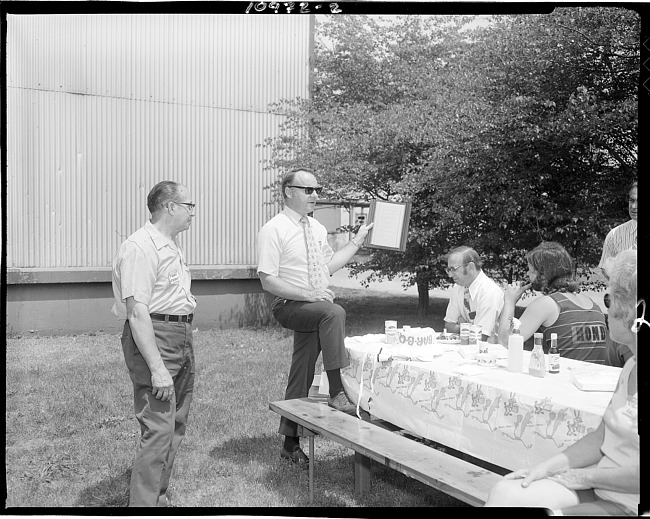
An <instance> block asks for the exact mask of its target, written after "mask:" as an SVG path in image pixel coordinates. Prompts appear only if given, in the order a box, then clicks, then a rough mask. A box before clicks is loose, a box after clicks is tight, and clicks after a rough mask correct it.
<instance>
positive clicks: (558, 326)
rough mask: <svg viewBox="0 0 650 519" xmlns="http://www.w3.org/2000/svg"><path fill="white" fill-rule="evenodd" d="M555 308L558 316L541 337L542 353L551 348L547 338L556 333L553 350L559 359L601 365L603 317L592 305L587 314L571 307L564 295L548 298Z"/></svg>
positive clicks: (582, 309)
mask: <svg viewBox="0 0 650 519" xmlns="http://www.w3.org/2000/svg"><path fill="white" fill-rule="evenodd" d="M548 297H550V298H551V299H553V301H555V304H557V306H558V308H559V310H560V315H559V316H558V318H557V320H556V321H555V322H554V323H553V324H552V325H551V326H549V327H548V328H545V327H543V326H542V327H541V328H540V331H542V332H543V333H544V351H545V352H548V348H549V347H550V345H551V334H552V333H557V349H558V351H559V352H560V356H562V357H567V358H569V359H576V360H582V361H585V362H594V363H596V364H605V363H606V362H605V360H606V352H607V348H606V340H607V324H606V323H605V315H604V314H603V312H602V311H601V310H600V308H599V307H598V305H597V304H596V303H594V302H593V301H592V307H591V309H589V310H586V309H584V308H581V307H579V306H578V305H576V304H575V303H573V302H572V301H571V300H570V299H569V298H568V297H567V296H566V295H565V294H563V293H561V292H555V293H553V294H549V296H548Z"/></svg>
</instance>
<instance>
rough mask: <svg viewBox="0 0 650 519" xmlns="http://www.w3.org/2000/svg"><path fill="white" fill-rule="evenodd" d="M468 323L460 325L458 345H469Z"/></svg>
mask: <svg viewBox="0 0 650 519" xmlns="http://www.w3.org/2000/svg"><path fill="white" fill-rule="evenodd" d="M470 326H471V325H470V324H469V323H460V343H461V344H469V329H470Z"/></svg>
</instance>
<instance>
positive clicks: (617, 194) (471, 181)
mask: <svg viewBox="0 0 650 519" xmlns="http://www.w3.org/2000/svg"><path fill="white" fill-rule="evenodd" d="M473 20H474V17H466V16H407V17H396V18H393V19H390V20H385V19H382V18H373V17H368V16H358V15H357V16H336V17H323V18H319V22H318V24H317V27H316V35H315V55H314V71H313V74H314V89H313V95H312V99H310V100H304V99H294V100H283V101H280V102H278V103H277V104H276V105H275V106H274V107H273V109H274V110H275V111H276V112H277V113H281V114H284V115H285V119H284V123H283V125H282V134H281V136H280V137H278V138H275V139H270V140H268V141H267V142H266V143H265V145H266V146H269V147H271V149H272V151H273V153H272V161H271V163H270V164H269V165H268V166H269V167H274V168H280V169H286V168H290V167H292V166H294V165H297V164H302V165H310V166H311V167H314V168H315V169H316V170H317V171H318V173H319V177H320V179H321V182H323V183H324V184H325V185H326V187H327V190H328V192H327V195H328V196H329V197H331V198H333V199H340V200H350V199H355V198H358V199H362V200H368V199H372V198H379V199H384V200H396V201H404V200H410V201H411V202H412V213H411V225H410V230H409V239H408V245H407V249H406V251H405V252H404V253H395V252H385V251H377V250H376V251H373V252H372V254H371V257H370V259H369V261H368V262H366V263H364V264H363V265H355V266H354V269H353V271H354V272H360V271H362V270H368V269H370V270H371V271H372V274H371V277H370V278H369V280H372V279H375V278H380V277H383V276H387V277H389V278H392V277H394V276H402V278H403V279H404V283H405V284H414V283H417V285H418V288H419V293H420V310H421V312H426V309H427V306H428V290H429V288H431V287H441V286H445V285H446V284H447V283H448V278H447V276H446V274H445V272H444V266H445V265H446V259H445V254H446V252H447V251H448V250H449V249H450V248H452V247H454V246H457V245H461V244H467V245H470V246H472V247H474V248H475V249H476V250H477V251H479V253H480V254H481V255H482V256H483V257H484V259H485V264H484V268H485V269H486V270H487V272H488V273H489V274H490V275H491V276H493V277H495V278H497V279H501V280H507V281H511V280H512V278H513V277H517V278H518V277H521V276H523V274H524V272H525V269H526V264H525V258H524V254H525V251H527V250H530V249H531V248H533V247H535V246H536V245H537V244H539V242H541V241H542V240H556V241H559V242H561V243H562V244H563V245H565V247H567V249H568V250H569V251H570V253H571V254H572V255H573V257H574V258H575V259H576V262H577V270H578V273H581V272H584V271H587V270H588V269H589V268H591V267H593V266H595V265H596V264H597V262H598V260H599V258H600V252H601V247H602V242H603V239H604V236H605V234H606V232H607V231H608V230H609V229H610V228H611V227H613V226H614V225H617V224H619V223H621V222H622V221H624V220H625V219H626V211H625V209H626V207H627V205H626V201H625V197H626V195H627V193H626V191H625V186H627V185H628V184H629V182H630V181H631V180H632V179H633V178H635V177H636V170H637V121H638V111H637V85H638V74H639V33H640V18H639V16H638V15H637V13H635V12H634V11H630V10H627V9H620V8H604V7H593V8H560V9H556V10H555V11H553V13H552V14H548V15H507V16H505V15H500V16H494V17H491V18H490V19H489V20H488V23H485V24H482V25H481V24H474V23H470V22H472V21H473Z"/></svg>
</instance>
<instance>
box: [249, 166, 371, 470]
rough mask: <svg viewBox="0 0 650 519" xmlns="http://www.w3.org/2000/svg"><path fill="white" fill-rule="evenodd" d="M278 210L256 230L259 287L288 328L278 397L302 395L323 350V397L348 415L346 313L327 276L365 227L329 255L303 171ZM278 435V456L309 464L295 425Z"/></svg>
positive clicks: (314, 188) (308, 175)
mask: <svg viewBox="0 0 650 519" xmlns="http://www.w3.org/2000/svg"><path fill="white" fill-rule="evenodd" d="M280 188H281V191H282V195H283V197H284V209H283V210H282V211H281V212H280V213H278V214H277V215H275V216H274V217H273V218H272V219H271V220H269V221H268V222H267V223H266V224H265V225H264V226H263V227H262V229H261V230H260V232H259V235H258V242H257V252H258V266H257V273H258V274H259V276H260V281H261V282H262V287H263V288H264V290H266V291H267V292H270V293H271V294H273V295H274V296H275V300H274V301H273V316H274V317H275V318H276V319H277V321H278V322H279V323H280V324H281V325H282V326H283V327H285V328H288V329H290V330H293V331H294V339H293V356H292V359H291V368H290V370H289V379H288V382H287V389H286V392H285V399H287V400H289V399H293V398H303V397H306V396H308V395H309V388H310V387H311V385H312V382H313V380H314V371H315V368H316V360H317V359H318V356H319V354H320V352H321V351H322V352H323V368H324V369H325V371H326V373H327V379H328V382H329V391H330V397H329V399H328V404H329V405H330V406H331V407H333V408H335V409H338V410H340V411H343V412H346V413H353V412H354V410H355V406H354V405H353V404H352V403H351V402H350V401H349V400H348V397H347V396H346V394H345V391H344V390H343V383H342V382H341V373H340V370H341V368H344V367H346V366H347V365H348V364H349V361H348V357H347V353H346V351H345V343H344V340H345V310H344V309H343V308H342V307H341V306H339V305H337V304H336V303H334V293H333V292H332V291H331V290H330V289H329V288H328V286H329V278H330V275H331V274H333V273H334V272H336V271H337V270H338V269H340V268H341V267H342V266H343V265H345V264H346V263H347V262H348V261H350V260H351V259H352V257H353V256H354V255H355V254H356V253H357V251H358V250H359V248H360V247H361V245H362V244H363V241H364V240H365V238H366V236H367V235H368V231H369V230H370V229H371V228H372V224H368V225H360V226H359V230H358V232H357V234H356V236H355V237H354V238H353V239H352V240H350V242H349V243H347V244H346V245H345V246H343V247H342V248H340V249H339V250H338V251H336V252H334V251H333V250H332V248H331V247H330V245H329V244H328V242H327V229H326V228H325V227H324V226H323V225H322V224H321V223H319V222H318V221H317V220H316V219H314V218H311V217H310V216H307V215H308V214H310V213H312V212H313V211H314V209H315V207H316V201H317V200H318V195H319V193H320V192H321V190H322V189H323V188H322V187H320V186H319V185H318V182H317V181H316V177H315V176H314V174H313V173H312V171H311V170H309V169H304V168H300V169H296V170H293V171H291V172H289V173H288V174H287V175H286V176H285V177H284V178H283V180H282V183H281V186H280ZM278 432H279V433H280V434H282V435H284V437H285V440H284V446H283V448H282V450H281V451H280V456H281V458H283V459H288V460H290V461H292V462H294V463H300V464H308V463H309V458H308V457H307V456H306V455H305V453H304V452H303V451H302V450H301V449H300V443H299V437H298V424H296V423H295V422H293V421H291V420H288V419H286V418H284V417H282V418H281V420H280V428H279V431H278Z"/></svg>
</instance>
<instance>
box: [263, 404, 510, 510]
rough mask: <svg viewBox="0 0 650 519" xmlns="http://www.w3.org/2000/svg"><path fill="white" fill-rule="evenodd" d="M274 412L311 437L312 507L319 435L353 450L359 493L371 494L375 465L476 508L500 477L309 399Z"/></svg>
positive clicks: (278, 406) (276, 407)
mask: <svg viewBox="0 0 650 519" xmlns="http://www.w3.org/2000/svg"><path fill="white" fill-rule="evenodd" d="M269 408H270V409H271V410H272V411H275V412H276V413H278V414H279V415H281V416H284V417H286V418H288V419H289V420H292V421H294V422H296V423H297V424H299V425H301V426H302V427H303V429H304V432H305V433H306V434H305V436H308V437H309V460H310V463H309V502H310V504H311V503H313V497H314V435H320V436H323V437H325V438H328V439H330V440H332V441H335V442H337V443H339V444H341V445H343V446H344V447H347V448H349V449H352V450H353V451H354V453H355V454H354V489H355V494H356V495H362V494H364V493H365V492H367V491H368V490H369V489H370V465H371V460H375V461H376V462H378V463H381V464H383V465H386V466H388V467H390V468H392V469H395V470H397V471H398V472H401V473H402V474H405V475H407V476H409V477H411V478H413V479H416V480H418V481H421V482H422V483H425V484H426V485H429V486H431V487H433V488H436V489H438V490H440V491H442V492H444V493H445V494H448V495H450V496H453V497H455V498H456V499H460V500H461V501H464V502H465V503H468V504H470V505H472V506H483V505H484V504H485V501H486V500H487V496H488V492H489V490H490V488H492V486H493V485H494V484H495V483H496V482H497V481H499V480H500V479H501V475H499V474H497V473H495V472H492V471H489V470H487V469H484V468H481V467H478V466H476V465H474V464H472V463H470V462H468V461H465V460H463V459H460V458H457V457H455V456H453V455H451V454H447V453H445V452H441V451H439V450H436V449H434V448H432V447H429V446H427V445H424V444H422V443H418V442H416V441H414V440H412V439H409V438H406V437H404V436H400V435H397V434H395V433H394V432H391V431H389V430H387V429H385V428H382V427H379V426H377V425H375V424H373V423H371V422H367V421H364V420H359V419H358V418H357V417H356V416H351V415H348V414H345V413H343V412H341V411H337V410H336V409H333V408H331V407H329V406H328V405H327V403H325V402H319V401H317V400H314V399H310V398H298V399H295V400H282V401H278V402H271V403H270V404H269Z"/></svg>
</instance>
